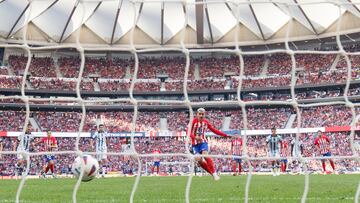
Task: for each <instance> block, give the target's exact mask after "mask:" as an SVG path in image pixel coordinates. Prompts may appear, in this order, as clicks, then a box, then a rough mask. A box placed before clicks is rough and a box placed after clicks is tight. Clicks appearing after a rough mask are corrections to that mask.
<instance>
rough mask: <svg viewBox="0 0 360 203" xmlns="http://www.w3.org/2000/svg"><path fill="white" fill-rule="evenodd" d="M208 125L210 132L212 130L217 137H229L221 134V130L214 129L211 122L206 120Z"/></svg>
mask: <svg viewBox="0 0 360 203" xmlns="http://www.w3.org/2000/svg"><path fill="white" fill-rule="evenodd" d="M206 123H207V126H208V128H209V130H211V131H212V132H213V133H215V134H217V135H220V136H223V137H229V136H228V135H227V134H225V133H223V132H221V131H220V130H218V129H216V128H214V126H212V125H211V124H210V123H209V121H207V120H206Z"/></svg>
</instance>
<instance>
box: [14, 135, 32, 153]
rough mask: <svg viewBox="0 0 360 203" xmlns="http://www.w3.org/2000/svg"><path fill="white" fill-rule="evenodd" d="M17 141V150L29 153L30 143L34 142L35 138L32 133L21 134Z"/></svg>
mask: <svg viewBox="0 0 360 203" xmlns="http://www.w3.org/2000/svg"><path fill="white" fill-rule="evenodd" d="M17 139H18V142H19V145H18V147H17V150H18V151H20V150H25V151H27V152H29V150H30V143H31V142H32V141H33V139H34V136H33V135H32V134H31V133H21V134H20V135H19V136H18V138H17Z"/></svg>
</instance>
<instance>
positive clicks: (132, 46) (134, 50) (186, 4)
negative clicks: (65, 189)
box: [0, 0, 360, 203]
mask: <svg viewBox="0 0 360 203" xmlns="http://www.w3.org/2000/svg"><path fill="white" fill-rule="evenodd" d="M94 1H95V2H97V1H96V0H94ZM94 1H91V0H89V2H94ZM33 2H34V1H30V7H29V9H30V12H31V9H32V5H33ZM84 2H87V1H79V6H83V7H84V5H83V3H84ZM149 2H164V1H140V0H139V1H133V2H131V3H132V5H133V9H134V13H136V12H137V10H136V7H137V6H139V5H140V4H142V3H149ZM172 2H177V3H182V4H183V6H184V8H185V9H184V12H185V16H186V19H185V21H184V25H183V29H182V31H181V40H180V45H179V46H177V47H175V48H164V47H160V48H151V49H141V50H139V49H137V48H136V45H135V44H134V39H133V38H134V30H135V27H136V22H138V19H137V15H134V22H135V23H134V24H133V26H132V29H131V31H130V32H131V34H130V44H129V46H128V48H118V47H115V46H114V47H110V46H109V47H106V48H104V47H98V48H94V47H91V48H90V47H84V46H83V45H82V44H81V43H80V30H81V29H78V30H77V31H76V36H77V39H76V44H64V45H53V46H44V47H32V46H29V43H28V41H27V39H26V36H27V26H25V27H24V30H23V44H20V45H4V47H6V48H20V49H23V50H24V51H25V52H26V55H27V56H28V61H27V65H26V68H25V70H24V75H27V73H28V72H29V67H30V63H31V57H30V56H31V55H32V51H40V50H52V49H61V48H75V49H76V50H77V51H78V52H79V54H80V58H81V66H80V71H79V75H78V78H77V83H76V95H77V96H76V98H74V99H73V101H75V102H77V103H78V104H80V105H81V107H82V118H81V123H80V127H79V133H78V136H77V139H76V151H61V152H52V153H53V154H74V153H76V154H77V155H81V154H82V153H83V152H82V151H80V149H79V140H80V132H81V131H82V129H83V126H84V122H85V117H86V108H85V105H86V104H87V103H100V102H115V101H116V102H130V103H131V104H132V105H133V106H134V114H133V115H134V116H133V119H132V130H131V131H132V136H131V150H130V151H128V152H126V153H107V154H108V155H116V156H122V155H129V156H132V157H135V158H136V159H137V160H138V167H139V168H138V170H137V176H136V179H135V182H134V185H133V188H132V191H131V195H130V200H129V201H130V202H134V196H135V194H136V191H137V188H138V184H139V181H140V178H141V171H142V170H141V168H142V162H141V161H140V158H144V157H155V156H162V157H171V156H183V157H187V158H188V159H189V161H190V162H191V167H190V171H194V170H193V169H194V158H195V156H194V155H192V154H191V153H190V151H189V149H188V147H187V146H189V142H188V140H187V139H186V143H185V144H186V149H187V151H186V153H177V154H175V153H172V154H161V155H154V154H139V153H138V152H137V151H136V150H135V147H134V134H135V131H136V120H137V117H138V106H139V104H142V103H147V104H151V103H157V102H162V103H163V104H180V105H184V106H187V107H188V110H189V115H190V120H189V123H188V128H190V127H191V123H192V120H193V118H194V112H193V110H192V109H193V107H194V106H195V105H196V106H199V105H204V106H206V105H219V104H232V105H238V106H239V107H241V110H242V116H243V123H244V129H241V130H242V131H243V132H244V133H245V134H244V136H243V138H242V139H243V156H241V157H240V158H241V159H243V160H244V161H245V162H247V163H248V165H249V174H248V176H247V182H246V188H245V197H244V201H245V202H248V200H249V189H250V184H251V176H252V172H253V168H252V165H251V164H250V161H253V160H270V159H271V158H270V157H256V158H255V157H250V156H249V155H248V152H247V140H248V138H247V134H246V132H247V126H248V120H247V113H246V106H247V105H265V104H266V105H287V106H291V107H292V108H294V109H295V111H296V115H297V121H296V122H297V129H298V132H297V133H296V140H299V135H300V131H299V129H300V125H301V114H300V110H299V107H300V108H305V107H314V106H325V105H345V106H346V107H348V108H350V109H351V113H352V122H351V126H352V128H351V134H350V142H351V143H350V144H351V150H352V154H353V155H352V156H335V157H331V158H332V159H357V160H358V159H359V155H358V154H357V152H356V150H355V148H354V146H353V144H354V127H355V125H356V123H357V121H358V120H359V118H360V115H356V112H355V107H358V106H360V105H359V104H354V103H352V102H351V101H349V99H348V94H347V93H348V91H349V86H350V82H351V70H352V66H351V62H350V59H349V56H350V55H360V53H357V52H356V53H347V52H346V51H345V50H344V49H343V46H342V43H341V40H340V32H339V30H340V26H341V19H342V14H341V8H340V6H341V5H344V4H350V3H341V2H337V1H320V2H319V1H318V2H311V3H307V4H308V5H310V4H321V3H332V4H334V5H336V6H337V7H338V8H339V19H340V20H339V21H338V23H337V33H338V35H337V36H336V42H337V46H338V47H339V50H337V51H306V50H303V51H301V50H292V49H290V46H289V41H288V40H289V34H290V32H291V28H292V21H291V20H290V21H289V23H290V25H289V26H288V27H287V33H286V36H287V37H286V41H285V49H276V50H269V51H252V52H244V51H242V50H241V49H240V46H239V42H238V37H237V36H238V34H239V30H240V25H239V24H240V23H237V24H236V34H235V39H234V48H233V49H221V48H214V49H188V48H187V47H186V45H185V43H184V41H185V40H184V39H185V30H186V26H187V24H188V19H187V16H188V15H186V12H187V10H188V7H189V6H190V5H194V4H204V2H196V3H195V2H188V1H172ZM224 2H226V3H228V4H231V5H233V6H235V7H236V8H237V12H235V13H236V14H239V11H240V9H239V7H240V5H245V4H249V3H250V2H248V1H244V2H243V1H241V2H238V1H209V2H206V3H208V4H209V3H210V4H211V3H215V4H216V3H224ZM256 3H269V2H268V1H258V2H251V4H256ZM270 3H271V4H272V3H274V2H270ZM276 3H279V4H284V6H294V5H298V4H297V3H296V2H292V1H291V2H285V1H279V2H276ZM289 10H291V9H289ZM28 17H29V16H27V18H28ZM239 18H240V17H239V16H236V19H237V22H240V20H239ZM25 22H27V21H25ZM85 50H89V51H127V52H131V53H132V54H133V56H134V60H135V65H134V73H133V78H132V81H131V86H130V89H129V98H127V99H109V100H104V99H98V100H91V101H89V100H84V99H83V98H82V97H81V93H80V85H81V80H82V78H83V72H84V63H85V53H84V51H85ZM154 51H177V52H182V53H183V54H184V55H185V57H186V66H185V74H184V78H183V79H184V81H185V82H184V83H183V93H184V100H183V101H175V100H172V101H168V100H165V101H164V100H161V101H160V100H138V99H135V98H134V95H133V93H134V87H135V83H136V80H137V79H136V78H137V73H138V70H139V57H138V54H139V53H146V52H154ZM212 52H218V53H227V54H236V55H237V57H238V58H239V61H240V75H239V78H240V80H239V85H238V88H237V101H209V102H191V101H190V100H189V95H188V84H187V82H186V81H188V75H189V70H190V54H191V53H212ZM273 53H285V54H288V55H289V56H290V57H291V61H292V68H291V84H290V87H291V97H292V98H291V100H290V101H249V102H245V101H243V100H242V99H241V97H240V95H241V92H242V83H243V78H244V77H243V76H244V60H243V56H244V55H246V54H251V55H264V54H273ZM295 54H339V55H341V56H343V57H344V58H345V60H346V64H347V80H346V87H345V92H344V101H333V102H323V103H312V104H299V103H298V102H297V100H296V96H295V85H296V61H295ZM25 86H26V77H23V79H22V85H21V96H2V97H0V99H21V100H22V101H23V102H24V103H25V107H26V117H25V123H24V128H23V133H24V132H25V130H26V126H27V125H28V123H29V113H30V109H29V102H30V101H63V100H64V99H60V98H50V99H46V98H41V99H35V98H29V97H28V96H26V94H25ZM66 100H67V101H69V99H66ZM188 133H190V131H188ZM188 136H189V134H188ZM16 153H18V152H1V154H16ZM21 153H22V154H23V155H29V156H38V155H45V154H48V152H38V153H27V152H25V151H23V152H21ZM90 154H94V153H90ZM29 156H26V157H27V166H26V172H25V173H24V174H23V176H22V179H21V182H20V185H19V187H18V190H17V194H16V202H20V194H21V192H22V190H23V186H24V183H25V180H26V179H25V177H26V174H27V173H28V171H29V167H30V161H29ZM209 157H217V158H232V157H233V156H225V155H209ZM279 159H280V158H279ZM320 159H329V158H324V157H306V158H301V159H300V161H301V162H304V161H308V160H320ZM304 166H305V176H304V178H305V185H304V191H303V195H302V198H301V202H306V199H307V194H308V191H309V173H308V172H307V168H306V164H304ZM192 178H193V175H190V176H189V177H188V181H187V184H186V188H185V199H186V202H190V200H191V198H190V189H191V183H192ZM80 183H81V177H80V178H79V179H78V181H77V183H76V185H75V187H74V190H73V202H76V195H77V191H78V189H79V187H80ZM359 196H360V184H359V186H358V188H357V191H356V194H355V198H354V199H355V202H356V203H358V202H359Z"/></svg>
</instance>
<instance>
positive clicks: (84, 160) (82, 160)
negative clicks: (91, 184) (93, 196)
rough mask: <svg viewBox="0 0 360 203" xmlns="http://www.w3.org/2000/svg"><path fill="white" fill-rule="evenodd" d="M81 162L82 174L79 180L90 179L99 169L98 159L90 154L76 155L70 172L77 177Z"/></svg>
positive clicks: (85, 180) (79, 172)
mask: <svg viewBox="0 0 360 203" xmlns="http://www.w3.org/2000/svg"><path fill="white" fill-rule="evenodd" d="M82 164H84V169H83V170H84V175H83V177H82V179H81V180H82V181H84V182H87V181H90V180H92V179H93V178H94V177H95V176H96V174H97V172H98V170H99V163H98V161H97V160H96V159H95V158H94V157H92V156H90V155H83V156H82V157H80V156H79V157H77V158H76V159H75V161H74V163H73V165H72V172H73V174H74V175H75V177H77V178H79V176H80V174H81V170H82V168H81V167H82Z"/></svg>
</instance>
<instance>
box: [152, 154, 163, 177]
mask: <svg viewBox="0 0 360 203" xmlns="http://www.w3.org/2000/svg"><path fill="white" fill-rule="evenodd" d="M153 154H161V151H160V149H154V151H153ZM155 168H156V173H157V174H159V171H160V157H158V156H156V157H154V165H153V167H152V168H151V173H152V174H154V169H155Z"/></svg>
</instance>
